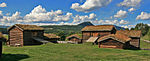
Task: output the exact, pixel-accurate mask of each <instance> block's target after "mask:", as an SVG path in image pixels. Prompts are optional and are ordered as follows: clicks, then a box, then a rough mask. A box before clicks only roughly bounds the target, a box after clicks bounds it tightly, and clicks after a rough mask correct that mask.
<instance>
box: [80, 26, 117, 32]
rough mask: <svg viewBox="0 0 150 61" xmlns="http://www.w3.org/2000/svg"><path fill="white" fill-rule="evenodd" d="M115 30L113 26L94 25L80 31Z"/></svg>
mask: <svg viewBox="0 0 150 61" xmlns="http://www.w3.org/2000/svg"><path fill="white" fill-rule="evenodd" d="M113 28H115V26H114V25H96V26H86V27H84V28H83V29H82V30H81V31H111V30H113Z"/></svg>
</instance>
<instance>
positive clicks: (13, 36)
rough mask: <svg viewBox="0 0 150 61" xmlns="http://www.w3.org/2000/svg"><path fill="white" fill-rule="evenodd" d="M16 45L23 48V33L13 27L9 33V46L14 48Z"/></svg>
mask: <svg viewBox="0 0 150 61" xmlns="http://www.w3.org/2000/svg"><path fill="white" fill-rule="evenodd" d="M16 44H20V45H21V46H23V32H22V31H21V30H20V29H19V28H17V27H13V28H12V29H11V30H10V31H9V45H10V46H15V45H16Z"/></svg>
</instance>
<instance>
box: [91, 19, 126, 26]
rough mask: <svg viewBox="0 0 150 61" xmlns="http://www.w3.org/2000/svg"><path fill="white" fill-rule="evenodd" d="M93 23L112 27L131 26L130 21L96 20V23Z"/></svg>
mask: <svg viewBox="0 0 150 61" xmlns="http://www.w3.org/2000/svg"><path fill="white" fill-rule="evenodd" d="M92 23H95V24H111V25H119V24H120V25H125V24H129V22H128V21H125V20H121V21H118V20H99V21H98V20H95V21H92Z"/></svg>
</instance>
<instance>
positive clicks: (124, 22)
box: [120, 20, 129, 24]
mask: <svg viewBox="0 0 150 61" xmlns="http://www.w3.org/2000/svg"><path fill="white" fill-rule="evenodd" d="M128 23H129V22H128V21H125V20H121V21H120V24H128Z"/></svg>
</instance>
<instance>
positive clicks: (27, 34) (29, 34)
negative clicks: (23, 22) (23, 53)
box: [23, 31, 44, 45]
mask: <svg viewBox="0 0 150 61" xmlns="http://www.w3.org/2000/svg"><path fill="white" fill-rule="evenodd" d="M43 33H44V31H24V36H23V37H24V38H23V39H24V45H34V44H39V43H37V41H35V40H33V37H43Z"/></svg>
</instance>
